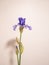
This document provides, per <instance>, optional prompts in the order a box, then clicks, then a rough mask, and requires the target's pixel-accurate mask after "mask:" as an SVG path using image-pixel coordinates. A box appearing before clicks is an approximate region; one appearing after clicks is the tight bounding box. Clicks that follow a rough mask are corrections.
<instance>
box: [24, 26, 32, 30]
mask: <svg viewBox="0 0 49 65" xmlns="http://www.w3.org/2000/svg"><path fill="white" fill-rule="evenodd" d="M24 27H25V28H29V30H32V27H31V26H29V25H25V26H24Z"/></svg>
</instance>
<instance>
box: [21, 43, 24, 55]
mask: <svg viewBox="0 0 49 65" xmlns="http://www.w3.org/2000/svg"><path fill="white" fill-rule="evenodd" d="M23 51H24V46H23V44H22V43H20V53H21V54H22V53H23Z"/></svg>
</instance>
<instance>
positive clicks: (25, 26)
mask: <svg viewBox="0 0 49 65" xmlns="http://www.w3.org/2000/svg"><path fill="white" fill-rule="evenodd" d="M18 20H19V23H18V24H17V25H16V24H15V25H14V26H13V30H14V31H15V30H16V28H17V26H20V27H23V28H28V29H29V30H31V29H32V28H31V26H29V25H26V24H25V22H26V21H25V20H26V18H22V17H19V18H18Z"/></svg>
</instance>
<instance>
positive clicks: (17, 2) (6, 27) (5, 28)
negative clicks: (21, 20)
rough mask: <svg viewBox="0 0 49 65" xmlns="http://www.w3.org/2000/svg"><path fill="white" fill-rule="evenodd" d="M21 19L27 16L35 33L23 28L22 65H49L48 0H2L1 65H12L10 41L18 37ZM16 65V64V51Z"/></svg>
mask: <svg viewBox="0 0 49 65" xmlns="http://www.w3.org/2000/svg"><path fill="white" fill-rule="evenodd" d="M18 17H25V18H26V24H28V25H31V26H32V30H31V31H30V30H28V29H24V32H23V36H22V42H23V45H24V52H23V54H22V64H21V65H49V0H0V65H10V62H9V53H10V48H6V45H7V43H6V42H7V41H8V40H11V39H12V38H13V39H15V38H16V36H18V37H19V31H18V27H17V30H16V31H15V32H14V31H13V28H12V26H13V25H14V24H17V23H18ZM13 63H14V65H17V62H16V55H15V52H13Z"/></svg>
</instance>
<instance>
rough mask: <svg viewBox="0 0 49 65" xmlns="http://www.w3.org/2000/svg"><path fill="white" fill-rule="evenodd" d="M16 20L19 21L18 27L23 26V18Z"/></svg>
mask: <svg viewBox="0 0 49 65" xmlns="http://www.w3.org/2000/svg"><path fill="white" fill-rule="evenodd" d="M18 20H19V25H21V26H23V25H25V18H22V17H19V18H18Z"/></svg>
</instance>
